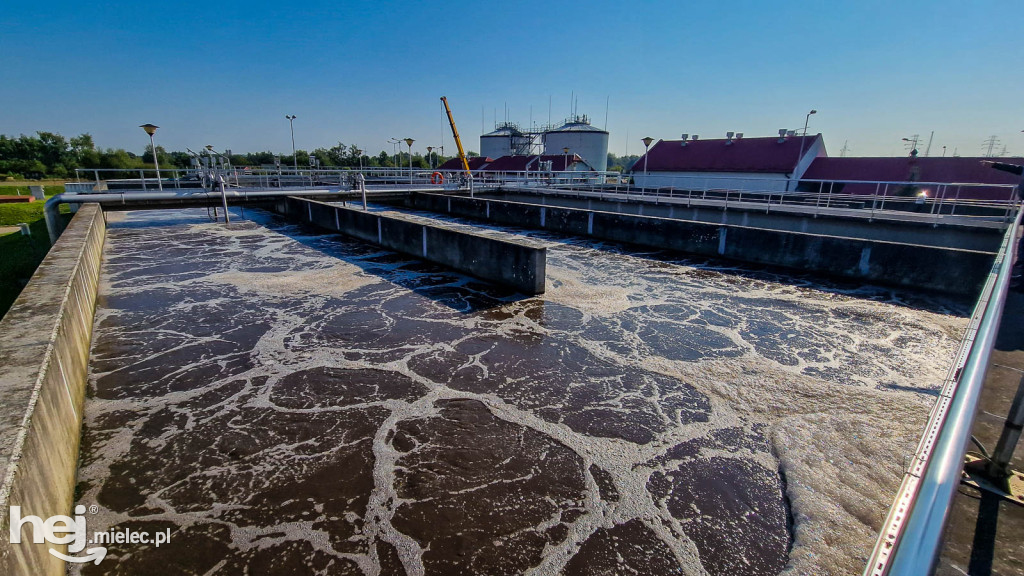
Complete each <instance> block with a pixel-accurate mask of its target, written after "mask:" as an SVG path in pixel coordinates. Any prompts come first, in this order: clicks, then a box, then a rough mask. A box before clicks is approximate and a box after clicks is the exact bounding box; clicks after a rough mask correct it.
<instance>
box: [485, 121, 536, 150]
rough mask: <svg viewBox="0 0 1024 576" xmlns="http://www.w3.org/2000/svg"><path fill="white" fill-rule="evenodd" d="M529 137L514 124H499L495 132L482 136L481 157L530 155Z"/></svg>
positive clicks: (530, 140)
mask: <svg viewBox="0 0 1024 576" xmlns="http://www.w3.org/2000/svg"><path fill="white" fill-rule="evenodd" d="M531 142H532V139H531V138H530V136H529V135H527V134H523V132H522V131H521V130H519V128H518V127H517V126H516V125H515V124H512V123H508V122H506V123H504V124H499V125H498V126H497V127H496V128H495V129H494V131H493V132H488V133H487V134H484V135H483V136H480V155H481V156H484V157H490V158H501V157H502V156H512V155H524V154H529V153H530V143H531Z"/></svg>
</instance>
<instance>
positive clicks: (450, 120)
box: [441, 96, 473, 177]
mask: <svg viewBox="0 0 1024 576" xmlns="http://www.w3.org/2000/svg"><path fill="white" fill-rule="evenodd" d="M441 102H444V111H445V112H447V113H448V123H449V124H451V125H452V135H453V136H455V145H456V146H458V147H459V160H462V167H463V168H465V169H466V176H470V177H472V176H473V174H472V172H470V171H469V160H466V152H465V151H464V150H463V149H462V140H461V139H460V138H459V129H458V128H456V127H455V118H454V117H452V109H451V108H449V107H448V98H446V97H444V96H441Z"/></svg>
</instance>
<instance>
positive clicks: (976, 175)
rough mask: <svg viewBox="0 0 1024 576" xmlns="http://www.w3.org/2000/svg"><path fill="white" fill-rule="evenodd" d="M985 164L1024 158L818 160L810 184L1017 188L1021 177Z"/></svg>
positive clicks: (806, 176) (808, 175) (1021, 161)
mask: <svg viewBox="0 0 1024 576" xmlns="http://www.w3.org/2000/svg"><path fill="white" fill-rule="evenodd" d="M982 160H998V161H1000V162H1006V163H1009V164H1024V158H966V157H962V158H934V157H932V158H921V157H917V158H911V157H896V158H873V157H863V158H816V159H815V160H814V162H812V163H811V166H810V168H808V169H807V172H805V173H804V175H803V178H804V179H806V180H882V181H890V182H906V181H910V180H912V181H916V182H972V183H984V184H1017V183H1018V182H1020V177H1018V176H1015V175H1013V174H1010V173H1008V172H1002V171H1000V170H994V169H992V168H990V167H988V166H986V165H984V164H982V163H981V162H982Z"/></svg>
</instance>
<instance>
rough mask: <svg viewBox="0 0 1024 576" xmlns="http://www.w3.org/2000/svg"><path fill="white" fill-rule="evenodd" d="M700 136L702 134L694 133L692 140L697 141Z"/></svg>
mask: <svg viewBox="0 0 1024 576" xmlns="http://www.w3.org/2000/svg"><path fill="white" fill-rule="evenodd" d="M699 138H700V136H698V135H697V134H694V135H693V136H690V140H693V141H694V142H696V141H697V140H698V139H699Z"/></svg>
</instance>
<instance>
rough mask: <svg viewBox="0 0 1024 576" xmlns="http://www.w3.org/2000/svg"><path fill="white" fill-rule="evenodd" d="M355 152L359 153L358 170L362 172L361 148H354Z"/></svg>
mask: <svg viewBox="0 0 1024 576" xmlns="http://www.w3.org/2000/svg"><path fill="white" fill-rule="evenodd" d="M356 154H358V155H359V171H360V172H362V171H363V151H362V150H356Z"/></svg>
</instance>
